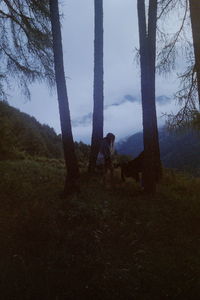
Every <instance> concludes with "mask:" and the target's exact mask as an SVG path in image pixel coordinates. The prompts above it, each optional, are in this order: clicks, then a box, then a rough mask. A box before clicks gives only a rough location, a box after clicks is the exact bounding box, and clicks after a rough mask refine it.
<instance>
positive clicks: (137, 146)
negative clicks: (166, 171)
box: [116, 128, 200, 175]
mask: <svg viewBox="0 0 200 300" xmlns="http://www.w3.org/2000/svg"><path fill="white" fill-rule="evenodd" d="M159 140H160V151H161V160H162V163H163V165H164V166H165V167H167V168H176V169H179V170H183V171H184V170H185V171H189V172H192V173H193V174H196V175H200V155H199V153H200V133H199V132H198V131H194V130H191V129H190V130H189V129H188V130H186V131H185V132H180V133H171V132H169V131H167V130H166V129H165V128H161V129H159ZM116 148H117V151H118V152H119V153H120V154H127V155H131V156H133V157H135V156H137V155H138V154H139V153H140V152H141V151H142V149H143V134H142V132H139V133H136V134H134V135H132V136H130V137H129V138H128V139H127V140H126V141H124V142H121V143H118V144H117V146H116Z"/></svg>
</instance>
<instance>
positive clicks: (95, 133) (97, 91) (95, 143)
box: [89, 0, 104, 171]
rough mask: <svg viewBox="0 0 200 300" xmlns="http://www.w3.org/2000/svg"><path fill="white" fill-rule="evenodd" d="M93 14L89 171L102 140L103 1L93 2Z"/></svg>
mask: <svg viewBox="0 0 200 300" xmlns="http://www.w3.org/2000/svg"><path fill="white" fill-rule="evenodd" d="M94 13H95V33H94V35H95V39H94V91H93V98H94V99H93V100H94V107H93V129H92V139H91V152H90V162H89V171H93V170H94V168H95V164H96V160H97V155H98V152H99V147H100V142H101V140H102V138H103V102H104V96H103V0H95V1H94Z"/></svg>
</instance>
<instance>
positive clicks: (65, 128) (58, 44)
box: [49, 0, 79, 193]
mask: <svg viewBox="0 0 200 300" xmlns="http://www.w3.org/2000/svg"><path fill="white" fill-rule="evenodd" d="M49 4H50V14H51V26H52V35H53V52H54V68H55V76H56V86H57V94H58V104H59V113H60V123H61V132H62V142H63V150H64V157H65V164H66V169H67V176H66V182H65V192H66V193H68V192H71V191H72V190H74V188H75V185H76V180H77V178H78V176H79V169H78V163H77V159H76V155H75V148H74V141H73V136H72V128H71V120H70V111H69V103H68V96H67V87H66V81H65V73H64V63H63V50H62V36H61V28H60V17H59V7H58V0H49Z"/></svg>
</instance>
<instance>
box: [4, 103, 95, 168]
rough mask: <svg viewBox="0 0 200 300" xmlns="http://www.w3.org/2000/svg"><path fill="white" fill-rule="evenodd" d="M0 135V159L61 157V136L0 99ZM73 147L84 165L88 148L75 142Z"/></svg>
mask: <svg viewBox="0 0 200 300" xmlns="http://www.w3.org/2000/svg"><path fill="white" fill-rule="evenodd" d="M0 136H1V139H0V160H6V159H24V158H34V157H45V158H49V159H51V158H56V159H63V150H62V141H61V135H57V134H56V132H55V131H54V129H53V128H51V127H49V126H48V125H45V124H43V125H42V124H40V123H39V122H38V121H37V120H36V119H35V118H34V117H31V116H29V115H28V114H26V113H23V112H21V111H20V110H18V109H16V108H14V107H12V106H10V105H9V104H8V103H7V102H5V101H0ZM75 150H76V154H77V157H78V159H79V162H80V164H81V165H83V164H85V163H86V160H88V157H89V151H90V147H89V146H88V145H85V144H84V143H82V142H79V143H77V142H75Z"/></svg>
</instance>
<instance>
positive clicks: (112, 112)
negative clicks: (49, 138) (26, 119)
mask: <svg viewBox="0 0 200 300" xmlns="http://www.w3.org/2000/svg"><path fill="white" fill-rule="evenodd" d="M93 2H94V1H93V0H62V3H61V6H60V12H61V13H62V14H63V19H62V37H63V48H64V62H65V74H66V76H67V77H68V78H67V89H68V97H69V105H70V112H71V119H72V124H73V134H74V139H75V140H77V141H79V140H82V141H84V142H90V137H91V128H92V126H91V125H92V124H91V116H92V114H91V113H92V109H93V56H94V50H93V47H94V3H93ZM136 3H137V1H136V0H106V1H104V103H105V123H104V132H105V133H106V132H108V131H111V132H113V133H114V134H116V137H117V141H118V140H119V139H121V138H124V137H126V136H129V135H131V134H133V133H135V132H137V131H139V130H141V129H142V111H141V101H140V99H141V97H140V70H139V66H138V65H137V63H136V62H135V48H138V24H137V22H138V21H137V9H136ZM179 67H181V66H177V70H178V68H179ZM177 88H178V81H177V80H176V76H175V73H174V74H171V75H170V76H167V77H164V78H163V77H158V78H157V83H156V94H157V97H159V98H158V100H160V101H159V102H158V103H157V114H158V122H159V124H163V122H164V118H161V117H160V116H161V115H162V114H163V113H166V112H171V111H173V110H175V109H177V108H176V107H175V103H174V102H173V101H172V100H170V99H171V98H172V96H173V93H174V92H175V91H176V90H177ZM10 94H12V96H11V97H10V101H9V103H10V104H11V105H14V106H16V107H18V108H19V109H20V110H22V111H24V112H27V113H28V114H30V115H32V116H34V117H36V119H37V120H38V121H40V122H41V123H45V124H48V125H50V126H51V127H53V128H54V129H55V130H56V132H57V133H59V132H60V120H59V114H58V104H57V95H56V90H55V91H54V92H50V91H49V90H48V87H47V86H45V85H44V84H40V85H39V84H34V85H33V86H32V87H31V101H27V100H26V99H24V97H23V96H22V95H21V94H20V91H18V89H16V90H15V91H10ZM160 96H165V97H160ZM165 100H166V101H165Z"/></svg>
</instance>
